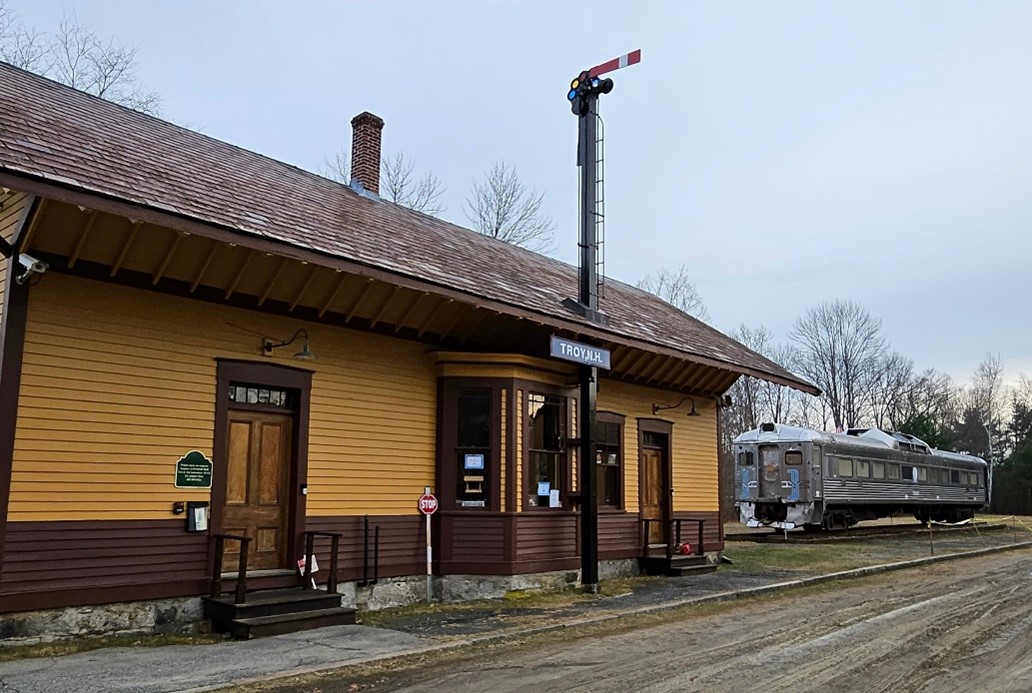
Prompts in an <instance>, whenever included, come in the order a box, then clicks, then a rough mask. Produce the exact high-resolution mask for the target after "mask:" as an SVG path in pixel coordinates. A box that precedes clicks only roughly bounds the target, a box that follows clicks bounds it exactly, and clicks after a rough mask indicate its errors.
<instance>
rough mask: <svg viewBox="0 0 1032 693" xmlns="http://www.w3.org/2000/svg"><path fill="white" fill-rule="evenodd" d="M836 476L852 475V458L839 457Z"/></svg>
mask: <svg viewBox="0 0 1032 693" xmlns="http://www.w3.org/2000/svg"><path fill="white" fill-rule="evenodd" d="M838 476H853V460H845V459H839V461H838Z"/></svg>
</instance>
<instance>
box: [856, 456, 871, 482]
mask: <svg viewBox="0 0 1032 693" xmlns="http://www.w3.org/2000/svg"><path fill="white" fill-rule="evenodd" d="M856 475H857V477H859V478H861V479H866V478H868V477H869V476H871V463H870V462H868V461H867V460H857V461H856Z"/></svg>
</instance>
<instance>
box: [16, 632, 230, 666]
mask: <svg viewBox="0 0 1032 693" xmlns="http://www.w3.org/2000/svg"><path fill="white" fill-rule="evenodd" d="M222 640H223V638H222V636H221V635H201V634H196V633H194V634H187V633H176V634H166V635H111V636H106V637H102V638H78V639H75V640H54V641H53V642H43V643H37V644H35V645H12V646H10V647H0V662H10V661H13V660H15V659H30V658H35V657H63V656H65V655H70V654H76V653H79V652H92V651H93V650H100V649H103V648H107V647H164V646H165V645H210V644H212V643H216V642H222Z"/></svg>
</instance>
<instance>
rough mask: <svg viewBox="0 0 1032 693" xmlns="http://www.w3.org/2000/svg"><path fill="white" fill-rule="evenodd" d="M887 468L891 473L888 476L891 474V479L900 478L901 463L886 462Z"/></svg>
mask: <svg viewBox="0 0 1032 693" xmlns="http://www.w3.org/2000/svg"><path fill="white" fill-rule="evenodd" d="M885 469H886V471H887V472H888V473H889V474H888V476H889V478H890V479H898V478H899V465H898V464H886V465H885Z"/></svg>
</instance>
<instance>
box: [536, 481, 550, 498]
mask: <svg viewBox="0 0 1032 693" xmlns="http://www.w3.org/2000/svg"><path fill="white" fill-rule="evenodd" d="M551 490H552V483H551V482H550V481H539V482H538V492H537V494H538V495H539V496H547V495H548V494H549V492H551Z"/></svg>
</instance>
